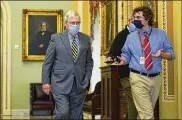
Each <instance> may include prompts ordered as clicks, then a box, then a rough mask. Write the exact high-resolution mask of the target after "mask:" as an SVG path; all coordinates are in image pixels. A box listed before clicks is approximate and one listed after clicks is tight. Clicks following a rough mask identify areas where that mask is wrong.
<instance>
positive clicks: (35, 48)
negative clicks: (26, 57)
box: [29, 30, 53, 55]
mask: <svg viewBox="0 0 182 120" xmlns="http://www.w3.org/2000/svg"><path fill="white" fill-rule="evenodd" d="M42 33H43V31H39V32H38V33H37V35H36V40H35V41H34V42H33V43H32V45H31V46H30V49H29V54H30V55H45V54H46V50H47V47H48V45H49V41H50V39H51V35H52V34H53V33H52V32H50V31H49V30H46V31H44V35H42ZM41 44H42V45H43V47H42V48H40V47H39V45H41Z"/></svg>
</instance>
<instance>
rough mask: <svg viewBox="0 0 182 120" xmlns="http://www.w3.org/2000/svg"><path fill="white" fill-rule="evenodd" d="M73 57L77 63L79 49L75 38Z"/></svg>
mask: <svg viewBox="0 0 182 120" xmlns="http://www.w3.org/2000/svg"><path fill="white" fill-rule="evenodd" d="M72 55H73V61H74V62H76V58H77V55H78V48H77V44H76V40H75V37H73V41H72Z"/></svg>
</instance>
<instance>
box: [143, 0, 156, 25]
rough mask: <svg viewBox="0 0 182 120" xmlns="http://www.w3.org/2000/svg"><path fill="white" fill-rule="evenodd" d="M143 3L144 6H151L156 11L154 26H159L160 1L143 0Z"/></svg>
mask: <svg viewBox="0 0 182 120" xmlns="http://www.w3.org/2000/svg"><path fill="white" fill-rule="evenodd" d="M142 5H143V6H147V7H149V8H151V9H152V11H153V13H154V22H153V26H154V27H158V14H157V13H158V7H157V6H158V1H156V0H151V1H145V0H142Z"/></svg>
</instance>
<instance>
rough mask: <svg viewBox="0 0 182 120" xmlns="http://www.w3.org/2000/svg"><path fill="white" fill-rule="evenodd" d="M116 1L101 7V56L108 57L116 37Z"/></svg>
mask: <svg viewBox="0 0 182 120" xmlns="http://www.w3.org/2000/svg"><path fill="white" fill-rule="evenodd" d="M116 15H117V13H116V1H108V2H107V3H105V4H103V5H101V55H107V54H108V52H109V50H110V47H111V45H112V41H113V40H114V38H115V36H116V32H117V29H116Z"/></svg>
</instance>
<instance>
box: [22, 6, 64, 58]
mask: <svg viewBox="0 0 182 120" xmlns="http://www.w3.org/2000/svg"><path fill="white" fill-rule="evenodd" d="M62 19H63V11H62V10H47V9H46V10H45V9H44V10H40V9H23V33H22V34H23V43H22V45H23V46H22V47H23V50H22V54H23V55H22V59H23V60H44V59H45V54H46V50H47V48H48V45H49V41H50V40H51V35H52V34H55V33H57V32H61V31H63V22H62V21H63V20H62Z"/></svg>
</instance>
